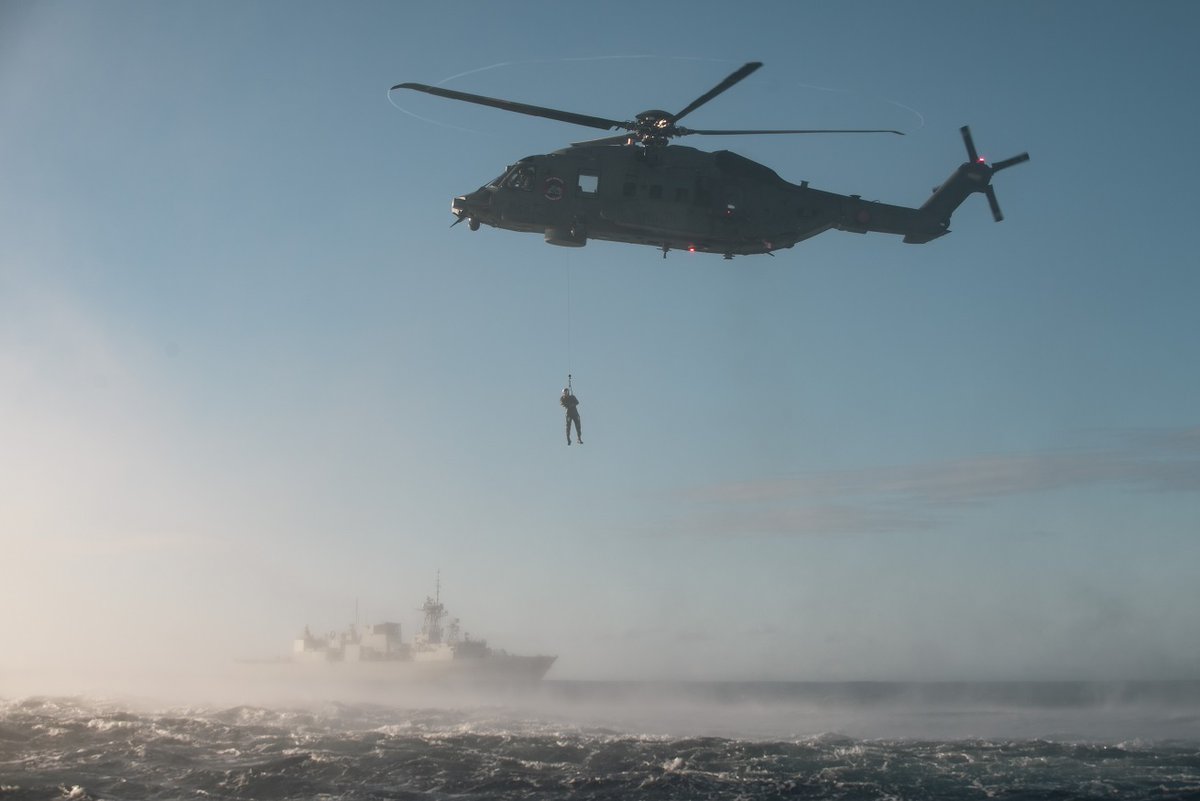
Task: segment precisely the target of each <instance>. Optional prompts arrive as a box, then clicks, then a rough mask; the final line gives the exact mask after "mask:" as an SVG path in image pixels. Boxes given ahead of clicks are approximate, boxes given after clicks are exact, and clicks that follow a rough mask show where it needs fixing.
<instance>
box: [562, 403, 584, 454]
mask: <svg viewBox="0 0 1200 801" xmlns="http://www.w3.org/2000/svg"><path fill="white" fill-rule="evenodd" d="M558 403H559V405H560V406H562V407H563V408H564V409H566V410H567V444H568V445H570V444H571V421H572V420H573V421H575V438H576V439H578V440H579V444H580V445H582V444H583V433H582V432H581V431H580V428H579V398H577V397H575V396H574V395H572V394H571V391H570V390H568V389H564V390H563V394H562V397H560V398H559V399H558Z"/></svg>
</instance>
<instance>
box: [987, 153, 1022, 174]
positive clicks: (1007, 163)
mask: <svg viewBox="0 0 1200 801" xmlns="http://www.w3.org/2000/svg"><path fill="white" fill-rule="evenodd" d="M1026 161H1029V154H1028V153H1022V154H1021V155H1019V156H1013V157H1012V158H1011V159H1005V160H1004V161H997V162H996V163H995V164H993V165H992V172H1000V170H1007V169H1008V168H1009V167H1012V166H1014V165H1016V164H1021V163H1023V162H1026Z"/></svg>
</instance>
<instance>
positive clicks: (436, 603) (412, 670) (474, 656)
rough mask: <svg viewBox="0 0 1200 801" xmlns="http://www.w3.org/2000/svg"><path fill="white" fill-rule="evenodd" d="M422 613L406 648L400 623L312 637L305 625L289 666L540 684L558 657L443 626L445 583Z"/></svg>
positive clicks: (453, 623)
mask: <svg viewBox="0 0 1200 801" xmlns="http://www.w3.org/2000/svg"><path fill="white" fill-rule="evenodd" d="M417 611H419V612H422V613H423V614H424V620H423V621H422V623H421V630H420V631H419V632H418V633H417V634H416V635H415V636H414V637H413V638H412V642H411V643H406V642H404V641H403V639H402V638H401V631H400V624H399V623H393V622H384V623H373V624H368V625H366V626H363V627H362V628H361V629H360V628H359V626H358V624H357V623H355V624H353V625H351V626H350V627H349V628H347V629H344V630H342V631H336V632H330V633H329V634H326V635H325V636H323V637H318V636H314V635H313V634H312V632H311V631H310V630H309V628H308V627H307V626H305V627H304V632H303V633H302V634H301V635H300V636H299V637H297V638H296V639H295V641H294V642H293V645H292V657H291V661H293V662H296V663H301V664H307V665H325V666H329V669H330V670H331V671H332V670H337V671H339V672H345V673H347V674H349V675H353V676H357V677H361V678H367V677H370V678H373V679H374V680H377V681H385V682H387V681H414V680H415V681H449V682H470V683H495V682H501V683H515V682H536V681H539V680H541V678H542V677H543V676H545V675H546V671H548V670H550V666H551V665H553V664H554V661H555V660H556V659H557V658H558V657H557V656H518V655H517V654H510V653H508V652H507V651H504V650H502V649H494V648H491V647H489V646H488V644H487V640H479V639H472V638H471V637H470V635H464V634H462V629H461V627H460V625H459V621H458V619H452V620H450V621H448V622H444V621H445V620H446V618H447V614H448V613H447V612H446V607H445V606H444V605H443V604H442V600H441V578H440V577H439V579H438V582H437V589H436V592H435V594H434V596H432V597H428V596H427V597H426V598H425V603H424V604H423V605H422V606H421V608H420V609H419V610H417Z"/></svg>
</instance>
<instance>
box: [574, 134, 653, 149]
mask: <svg viewBox="0 0 1200 801" xmlns="http://www.w3.org/2000/svg"><path fill="white" fill-rule="evenodd" d="M636 138H637V137H631V136H630V135H629V134H619V135H617V136H605V137H601V138H600V139H588V140H586V141H583V142H572V143H571V147H587V146H589V145H624V144H628V143H629V141H630V139H636Z"/></svg>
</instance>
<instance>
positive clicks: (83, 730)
mask: <svg viewBox="0 0 1200 801" xmlns="http://www.w3.org/2000/svg"><path fill="white" fill-rule="evenodd" d="M1198 791H1200V736H1198V737H1192V738H1185V739H1166V740H1156V739H1153V738H1149V739H1147V738H1127V739H1116V740H1112V741H1103V742H1102V741H1083V740H1071V739H1054V738H1045V737H1031V738H1010V737H991V738H959V739H952V740H946V739H930V738H923V737H909V738H905V737H901V738H861V737H852V736H848V735H844V734H841V733H835V732H824V733H817V734H810V735H804V736H796V737H781V738H761V739H751V738H739V737H723V736H675V735H670V734H660V733H655V732H653V731H637V730H633V731H624V732H622V731H616V730H610V729H607V728H604V727H601V726H594V725H592V724H591V723H590V722H586V721H576V722H574V723H570V722H564V720H563V719H562V717H561V715H560V716H559V717H542V716H539V715H537V714H533V713H531V712H530V711H529V710H517V709H506V708H503V707H496V706H483V707H464V708H457V709H436V708H421V709H411V708H399V707H387V706H379V705H345V704H339V705H317V706H314V707H312V708H272V707H266V706H262V707H258V706H235V707H226V708H202V707H189V708H187V709H179V708H172V709H162V710H135V709H131V708H124V707H122V706H120V705H119V704H114V703H112V702H107V701H90V700H88V699H82V698H32V699H22V700H17V701H0V799H4V801H17V799H20V800H21V801H24V799H33V798H37V799H47V798H72V799H77V801H82V800H83V799H117V800H119V799H138V798H150V797H196V796H206V797H209V798H257V799H266V800H267V801H275V800H276V799H300V798H316V797H337V798H343V799H360V798H361V799H369V798H372V799H373V798H380V797H389V798H413V797H434V798H438V797H449V796H454V797H458V798H465V799H471V798H479V799H545V798H562V797H571V798H575V799H581V801H590V800H591V799H614V798H625V797H639V798H647V799H675V798H732V797H741V798H745V799H767V798H780V797H786V796H800V797H808V798H845V797H856V798H880V799H882V798H896V797H904V798H915V799H921V798H950V797H954V798H972V797H974V798H981V797H991V796H999V795H1020V796H1021V797H1025V798H1039V797H1072V798H1112V797H1121V798H1131V799H1140V798H1145V799H1149V798H1156V799H1162V798H1168V799H1169V798H1180V799H1182V798H1188V797H1194V794H1195V793H1197V792H1198Z"/></svg>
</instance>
